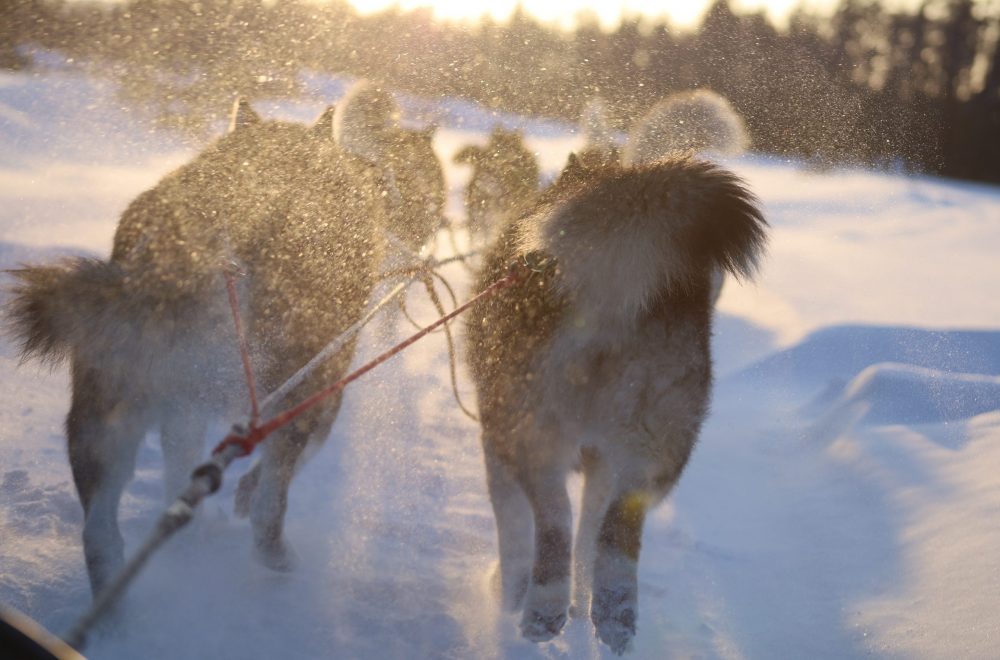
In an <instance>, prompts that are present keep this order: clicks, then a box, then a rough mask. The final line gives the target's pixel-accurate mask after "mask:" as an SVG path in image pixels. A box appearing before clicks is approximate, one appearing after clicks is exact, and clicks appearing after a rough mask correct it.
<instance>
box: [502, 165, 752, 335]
mask: <svg viewBox="0 0 1000 660" xmlns="http://www.w3.org/2000/svg"><path fill="white" fill-rule="evenodd" d="M523 227H524V232H523V234H522V236H521V247H522V249H523V250H525V251H528V252H530V251H534V250H540V251H543V252H546V253H548V254H551V255H552V256H554V257H555V258H556V260H557V262H558V264H559V270H560V273H561V276H560V278H559V285H560V286H561V287H562V289H563V290H564V291H565V292H566V293H567V294H568V295H569V297H570V299H571V300H572V301H573V303H574V304H575V305H576V307H577V308H578V309H579V310H580V311H581V312H582V313H584V315H585V316H588V317H590V318H592V319H597V320H603V321H625V322H629V321H631V320H632V319H634V318H635V317H636V316H637V315H638V314H639V313H640V312H641V311H642V310H643V309H646V308H648V307H649V305H650V304H651V303H653V302H654V301H655V299H656V297H657V296H658V295H659V294H660V292H662V291H664V290H666V291H678V290H684V289H685V288H687V287H689V286H690V285H691V284H692V283H694V282H695V281H697V279H698V278H701V277H705V276H709V275H710V273H711V272H712V271H713V270H726V271H729V272H730V273H732V274H733V275H736V276H738V277H750V276H752V275H753V274H754V273H755V272H756V270H757V266H758V263H759V261H760V257H761V255H762V252H763V248H764V242H765V235H764V228H765V227H766V222H765V220H764V218H763V215H762V214H761V211H760V209H759V207H758V205H757V200H756V198H755V197H754V196H753V194H752V193H751V192H750V191H749V190H748V189H747V188H746V187H745V185H744V184H743V182H742V181H741V180H740V179H739V177H737V176H736V175H735V174H733V173H731V172H729V171H728V170H725V169H723V168H721V167H718V166H716V165H714V164H712V163H710V162H707V161H700V160H695V159H691V158H675V159H671V160H667V161H663V162H660V163H657V164H655V165H650V166H646V167H641V168H624V169H620V168H609V169H608V170H606V171H605V172H604V173H603V174H598V175H596V176H594V177H593V178H592V179H591V180H590V182H589V183H588V185H586V186H585V187H581V188H579V189H578V190H577V191H576V192H575V193H573V194H570V195H569V196H567V198H566V199H564V200H562V201H560V202H557V203H554V204H553V205H551V206H549V207H548V208H545V209H543V210H542V211H540V212H539V213H538V214H536V215H535V216H533V217H531V218H529V219H527V220H526V221H525V222H524V223H523Z"/></svg>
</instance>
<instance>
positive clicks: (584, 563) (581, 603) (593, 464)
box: [570, 450, 614, 617]
mask: <svg viewBox="0 0 1000 660" xmlns="http://www.w3.org/2000/svg"><path fill="white" fill-rule="evenodd" d="M581 458H582V463H583V478H584V482H583V501H582V503H581V505H580V522H579V526H578V527H577V533H576V543H575V545H574V546H573V606H572V607H571V608H570V614H571V615H572V616H574V617H578V616H586V615H587V614H588V613H589V612H590V594H591V590H592V588H593V581H594V557H595V554H596V551H597V533H598V531H599V530H600V527H601V523H602V522H603V520H604V514H605V512H606V511H607V510H608V501H609V499H610V498H611V489H612V487H613V485H614V479H613V475H612V474H611V470H610V468H609V466H608V464H607V462H606V461H605V460H604V459H603V458H602V457H601V456H600V454H598V453H597V452H596V451H594V450H584V452H583V455H582V457H581Z"/></svg>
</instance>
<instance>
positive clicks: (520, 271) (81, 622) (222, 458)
mask: <svg viewBox="0 0 1000 660" xmlns="http://www.w3.org/2000/svg"><path fill="white" fill-rule="evenodd" d="M527 277H530V271H529V270H527V269H526V268H525V266H524V264H522V263H520V262H515V263H514V264H511V266H510V268H509V270H508V272H507V275H506V276H504V277H502V278H501V279H499V280H497V281H496V282H494V283H493V284H491V285H490V286H488V287H487V288H485V289H483V291H481V292H480V293H479V294H477V295H476V296H474V297H473V298H471V299H470V300H468V301H467V302H465V303H464V304H463V305H461V306H459V307H456V308H455V309H454V310H452V311H451V312H450V313H448V314H446V315H444V316H442V317H441V318H439V319H438V320H437V321H435V322H434V323H432V324H430V325H428V326H427V327H425V328H423V329H421V330H420V331H419V332H417V333H415V334H413V335H411V336H410V337H409V338H408V339H406V340H405V341H403V342H400V343H399V344H397V345H396V346H394V347H392V348H391V349H389V350H387V351H385V352H384V353H382V354H380V355H378V356H377V357H375V358H374V359H372V360H371V361H369V362H368V363H366V364H364V365H362V366H361V367H359V368H358V369H356V370H354V371H353V372H351V373H350V374H348V375H347V376H345V377H343V378H341V379H340V380H338V381H337V382H335V383H332V384H331V385H329V386H327V387H325V388H323V389H321V390H319V391H318V392H316V393H314V394H313V395H312V396H310V397H308V398H307V399H306V400H304V401H302V402H301V403H299V404H298V405H296V406H294V407H292V408H289V409H287V410H285V411H283V412H281V413H278V414H277V415H275V416H274V417H272V418H271V419H269V420H267V421H265V422H263V423H262V424H260V425H254V424H251V425H250V427H249V428H243V427H241V426H239V425H235V426H233V428H232V430H231V431H230V433H229V434H228V435H227V436H226V437H225V438H224V439H223V440H222V442H220V443H219V444H218V446H216V447H215V449H213V450H212V454H211V456H210V457H209V459H208V461H206V462H205V463H203V464H201V465H200V466H198V467H197V468H195V469H194V471H193V472H192V473H191V482H190V483H189V485H188V487H187V488H186V489H185V491H184V492H183V493H181V495H180V496H179V497H178V498H177V499H176V500H174V502H173V504H171V505H170V506H169V507H168V508H167V510H166V511H164V512H163V514H161V516H160V518H159V519H158V520H157V523H156V526H155V528H154V529H153V531H152V533H151V534H150V535H149V536H148V537H147V538H146V540H145V542H144V543H143V544H142V545H141V546H140V547H139V549H138V550H137V551H136V553H135V555H134V556H133V557H132V558H131V559H130V560H129V561H128V562H127V563H126V564H125V565H124V566H123V567H122V569H121V570H120V571H119V572H118V574H117V575H115V577H114V578H113V579H112V580H111V581H110V582H108V584H107V585H106V586H105V588H104V589H103V590H102V591H101V592H100V593H99V594H98V595H97V596H96V597H95V598H94V601H93V603H91V606H90V608H89V609H88V610H87V611H86V612H85V613H84V614H83V616H81V617H80V618H79V619H78V620H77V622H76V623H75V624H74V625H73V627H72V628H70V630H69V632H67V634H66V635H65V636H64V639H65V641H66V643H68V644H69V645H70V646H72V647H73V648H75V649H78V650H82V649H83V648H84V647H85V646H86V642H87V634H88V632H89V631H90V629H91V628H93V627H94V625H95V624H96V623H97V622H98V621H99V620H100V619H101V618H102V617H103V616H104V615H105V614H106V613H107V612H108V611H109V610H110V609H111V608H112V607H113V606H114V605H115V603H116V602H117V601H118V600H119V599H120V598H121V596H122V594H123V593H124V592H125V590H126V589H127V588H128V586H129V584H130V583H131V582H132V580H134V579H135V577H136V575H138V574H139V571H140V570H142V568H143V567H144V566H145V565H146V563H147V562H148V561H149V559H150V558H151V557H152V556H153V555H154V554H155V553H156V551H157V550H159V548H160V547H161V546H162V545H163V544H164V543H165V542H166V541H167V540H168V539H169V538H170V537H171V536H173V535H174V533H176V532H177V531H178V530H179V529H181V528H182V527H184V526H185V525H187V524H188V523H189V522H190V521H191V519H192V518H193V517H194V512H195V510H196V509H197V507H198V506H199V505H200V504H201V502H202V500H204V499H205V498H206V497H207V496H209V495H211V494H213V493H215V492H217V491H218V490H219V488H221V486H222V479H223V475H224V473H225V471H226V468H228V467H229V465H230V464H231V463H232V462H233V461H234V460H235V459H237V458H240V457H243V456H247V455H249V454H251V453H252V452H253V451H254V449H255V448H256V447H257V445H259V444H260V443H261V442H263V441H264V440H265V439H266V438H267V437H268V436H269V435H270V434H271V433H274V432H275V431H277V430H278V429H280V428H281V427H283V426H285V425H286V424H288V423H290V422H291V421H292V420H294V419H295V418H296V417H298V416H299V415H301V414H303V413H305V412H306V411H308V410H310V409H311V408H313V407H315V406H316V405H318V404H319V403H321V402H322V401H323V400H324V399H326V398H328V397H330V396H332V395H333V394H335V393H337V392H339V391H341V390H343V389H344V388H345V387H346V386H347V385H349V384H350V383H352V382H354V381H355V380H357V379H359V378H361V376H363V375H365V374H366V373H368V372H369V371H371V370H373V369H375V368H376V367H378V366H379V365H381V364H383V363H384V362H386V361H387V360H389V359H390V358H392V357H393V356H395V355H397V354H399V353H400V352H402V351H404V350H405V349H407V348H409V347H410V346H412V345H413V344H415V343H416V342H418V341H419V340H420V339H422V338H423V337H425V336H427V335H428V334H430V333H431V332H433V331H434V330H435V329H437V328H438V327H440V326H442V325H444V324H446V323H448V322H449V321H450V320H452V319H453V318H455V317H456V316H458V315H459V314H461V313H462V312H464V311H465V310H467V309H469V308H470V307H472V306H473V305H474V304H476V303H477V302H479V301H480V300H482V299H484V298H487V297H489V296H491V295H493V294H495V293H496V292H497V291H499V290H501V289H503V288H506V287H509V286H512V285H514V284H516V283H517V282H518V281H519V280H521V279H526V278H527ZM232 291H233V293H235V286H234V287H233V290H232ZM249 373H252V372H249Z"/></svg>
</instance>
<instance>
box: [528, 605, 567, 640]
mask: <svg viewBox="0 0 1000 660" xmlns="http://www.w3.org/2000/svg"><path fill="white" fill-rule="evenodd" d="M564 625H566V612H565V611H563V612H556V613H554V614H545V613H542V612H538V611H535V610H525V611H524V618H523V619H522V620H521V635H522V636H523V637H524V638H525V639H527V640H529V641H532V642H547V641H549V640H550V639H552V638H553V637H555V636H556V635H558V634H559V633H560V632H562V629H563V626H564Z"/></svg>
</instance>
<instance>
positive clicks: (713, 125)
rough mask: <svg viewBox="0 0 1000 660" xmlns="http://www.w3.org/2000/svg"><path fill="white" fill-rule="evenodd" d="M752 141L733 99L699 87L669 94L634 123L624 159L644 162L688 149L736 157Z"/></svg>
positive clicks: (633, 163)
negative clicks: (691, 90)
mask: <svg viewBox="0 0 1000 660" xmlns="http://www.w3.org/2000/svg"><path fill="white" fill-rule="evenodd" d="M749 142H750V140H749V138H748V137H747V130H746V127H745V125H744V123H743V118H742V117H740V115H739V113H737V112H736V110H735V109H734V108H733V106H732V105H731V104H730V103H729V101H727V100H726V99H725V98H724V97H723V96H721V95H719V94H717V93H716V92H713V91H711V90H708V89H699V90H696V91H693V92H680V93H678V94H672V95H670V96H668V97H667V98H665V99H663V100H662V101H660V102H659V103H657V104H656V105H654V106H653V107H652V108H651V109H650V110H649V112H647V113H646V114H645V115H644V116H642V117H641V118H640V119H638V120H637V121H636V122H635V123H633V124H632V126H631V127H630V129H629V134H628V141H627V142H626V145H625V152H624V154H623V155H622V161H623V162H624V163H625V164H626V165H643V164H647V163H653V162H656V161H657V160H660V159H662V158H665V157H667V156H670V155H675V156H676V155H678V154H682V153H685V152H691V153H701V154H706V153H712V154H720V155H725V156H734V155H737V154H739V153H741V152H743V151H744V150H745V149H746V148H747V146H748V144H749Z"/></svg>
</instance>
